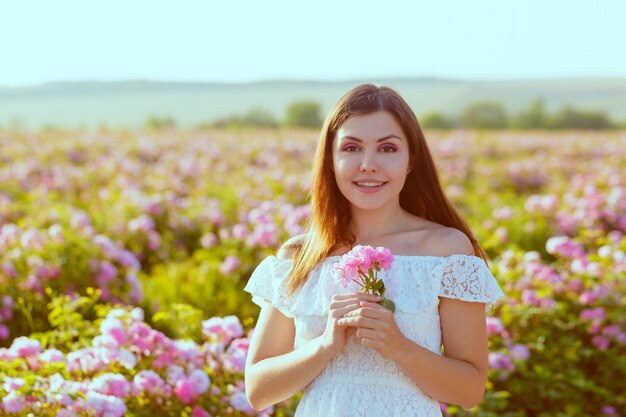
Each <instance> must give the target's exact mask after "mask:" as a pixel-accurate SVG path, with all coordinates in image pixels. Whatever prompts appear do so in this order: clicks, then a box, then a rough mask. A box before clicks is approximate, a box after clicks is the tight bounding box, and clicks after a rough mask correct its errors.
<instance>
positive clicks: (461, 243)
mask: <svg viewBox="0 0 626 417" xmlns="http://www.w3.org/2000/svg"><path fill="white" fill-rule="evenodd" d="M437 233H438V234H439V238H438V239H439V241H440V242H441V245H443V248H442V249H443V251H444V252H446V253H445V254H443V255H442V256H448V255H475V253H474V247H473V246H472V242H471V241H470V239H469V237H467V235H466V234H465V233H463V232H462V231H460V230H459V229H456V228H454V227H442V228H441V229H440V230H438V231H437Z"/></svg>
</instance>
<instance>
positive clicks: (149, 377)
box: [132, 369, 167, 395]
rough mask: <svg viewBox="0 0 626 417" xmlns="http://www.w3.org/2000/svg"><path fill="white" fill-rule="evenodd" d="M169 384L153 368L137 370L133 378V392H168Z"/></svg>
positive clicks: (134, 393)
mask: <svg viewBox="0 0 626 417" xmlns="http://www.w3.org/2000/svg"><path fill="white" fill-rule="evenodd" d="M166 386H167V384H166V383H165V381H163V379H162V378H161V377H160V376H159V374H157V373H156V372H154V371H153V370H151V369H148V370H145V369H144V370H141V371H139V372H137V374H136V375H135V377H134V378H133V383H132V392H133V395H137V394H139V393H141V392H149V393H152V394H161V393H164V392H167V389H166Z"/></svg>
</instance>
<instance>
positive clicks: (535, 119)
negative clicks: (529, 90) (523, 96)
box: [511, 99, 548, 129]
mask: <svg viewBox="0 0 626 417" xmlns="http://www.w3.org/2000/svg"><path fill="white" fill-rule="evenodd" d="M547 121H548V116H547V114H546V106H545V103H544V101H543V100H542V99H535V100H533V101H532V102H531V103H530V104H529V105H528V107H527V108H526V109H525V110H522V111H521V112H520V113H518V114H517V116H515V117H514V118H513V120H512V122H511V125H512V127H515V128H518V129H544V128H546V127H547Z"/></svg>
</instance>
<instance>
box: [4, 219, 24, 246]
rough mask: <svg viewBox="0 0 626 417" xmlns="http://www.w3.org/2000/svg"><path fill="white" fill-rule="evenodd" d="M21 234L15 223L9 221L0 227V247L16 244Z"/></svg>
mask: <svg viewBox="0 0 626 417" xmlns="http://www.w3.org/2000/svg"><path fill="white" fill-rule="evenodd" d="M19 235H20V229H19V227H17V226H16V225H15V224H12V223H9V224H5V225H4V226H2V227H0V247H2V246H9V245H13V244H15V243H16V242H17V240H18V237H19Z"/></svg>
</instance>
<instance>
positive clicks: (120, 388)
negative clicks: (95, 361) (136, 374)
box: [89, 373, 130, 398]
mask: <svg viewBox="0 0 626 417" xmlns="http://www.w3.org/2000/svg"><path fill="white" fill-rule="evenodd" d="M89 386H90V389H92V390H93V391H96V392H99V393H100V394H105V395H112V396H114V397H119V398H125V397H126V396H127V395H128V393H129V392H130V383H129V382H128V381H127V380H126V378H124V376H122V375H119V374H112V373H106V374H102V375H98V376H97V377H96V378H94V379H93V380H92V381H91V383H90V385H89Z"/></svg>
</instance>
